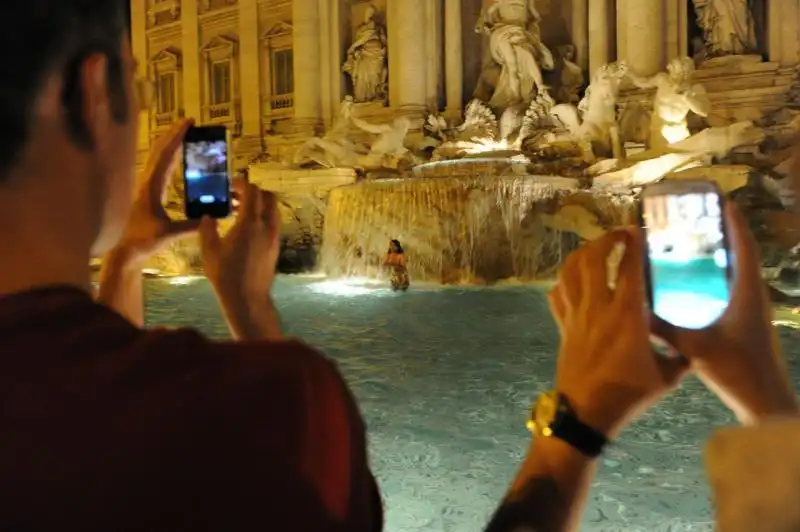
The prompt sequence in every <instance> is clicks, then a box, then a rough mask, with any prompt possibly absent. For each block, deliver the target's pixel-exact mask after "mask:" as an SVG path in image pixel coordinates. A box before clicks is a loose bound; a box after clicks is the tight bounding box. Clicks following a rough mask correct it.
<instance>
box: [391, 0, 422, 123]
mask: <svg viewBox="0 0 800 532" xmlns="http://www.w3.org/2000/svg"><path fill="white" fill-rule="evenodd" d="M428 1H430V0H388V2H387V3H388V9H387V11H388V13H387V15H388V20H387V24H388V26H389V28H390V29H391V28H392V26H394V28H395V29H394V31H393V32H392V35H391V36H390V48H389V57H391V58H393V60H392V61H391V62H390V68H391V67H394V70H393V71H392V70H390V72H389V83H390V84H391V85H394V86H395V91H391V88H390V98H391V97H392V96H394V100H391V99H390V103H391V105H392V107H394V108H395V109H397V110H399V111H401V112H403V113H404V114H408V115H409V116H413V117H417V116H419V117H422V115H423V114H424V112H425V110H426V109H427V103H428V102H427V88H428V86H427V76H426V74H427V72H426V71H427V68H426V65H427V61H426V57H425V54H426V52H427V39H426V38H425V32H426V28H427V27H428V21H427V20H426V13H427V11H426V9H425V4H426V3H427V2H428ZM390 31H391V30H390ZM392 37H394V38H393V39H392Z"/></svg>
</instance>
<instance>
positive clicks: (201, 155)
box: [183, 126, 231, 220]
mask: <svg viewBox="0 0 800 532" xmlns="http://www.w3.org/2000/svg"><path fill="white" fill-rule="evenodd" d="M183 184H184V188H183V189H184V198H185V203H186V217H187V218H189V219H190V220H196V219H199V218H202V217H204V216H209V217H211V218H225V217H227V216H229V215H230V213H231V179H230V174H229V170H228V137H227V130H226V129H225V126H193V127H190V128H189V130H188V131H187V132H186V136H185V137H184V141H183Z"/></svg>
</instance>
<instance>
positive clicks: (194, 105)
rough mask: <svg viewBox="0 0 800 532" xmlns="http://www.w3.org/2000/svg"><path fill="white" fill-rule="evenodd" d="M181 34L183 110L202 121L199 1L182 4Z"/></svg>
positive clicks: (194, 0)
mask: <svg viewBox="0 0 800 532" xmlns="http://www.w3.org/2000/svg"><path fill="white" fill-rule="evenodd" d="M181 32H182V33H181V41H182V44H181V48H182V53H183V55H182V58H183V63H182V64H183V72H182V75H183V110H184V113H185V114H186V116H188V117H189V118H195V119H197V120H202V118H203V114H202V112H203V104H202V101H203V100H202V90H203V84H202V83H201V82H200V26H199V24H198V20H197V0H183V1H182V2H181Z"/></svg>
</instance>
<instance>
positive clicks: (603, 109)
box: [551, 61, 628, 157]
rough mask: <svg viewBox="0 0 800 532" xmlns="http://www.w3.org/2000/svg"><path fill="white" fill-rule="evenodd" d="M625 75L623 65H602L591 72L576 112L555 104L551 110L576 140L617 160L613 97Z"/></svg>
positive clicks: (565, 105) (625, 67) (618, 143)
mask: <svg viewBox="0 0 800 532" xmlns="http://www.w3.org/2000/svg"><path fill="white" fill-rule="evenodd" d="M626 75H628V65H627V64H626V63H625V62H624V61H619V62H616V63H609V64H607V65H603V66H602V67H600V68H598V69H597V70H596V71H595V73H594V76H592V81H591V83H590V84H589V86H588V87H587V88H586V93H585V94H584V96H583V99H582V100H581V101H580V103H579V104H578V106H577V108H576V107H575V106H574V105H570V104H559V105H556V106H554V107H553V109H552V111H551V112H552V114H553V115H554V116H555V117H556V118H557V119H558V120H559V121H560V122H561V123H562V124H564V126H565V127H566V128H567V129H568V130H569V131H570V133H571V134H572V135H573V137H575V138H576V140H579V141H586V142H590V143H592V144H593V145H594V146H595V147H596V148H599V149H600V151H601V152H603V153H604V154H614V156H615V157H619V156H620V155H621V153H622V147H621V145H620V141H619V126H618V124H617V96H618V95H619V87H620V83H621V82H622V80H623V79H624V78H625V76H626ZM593 149H594V148H593Z"/></svg>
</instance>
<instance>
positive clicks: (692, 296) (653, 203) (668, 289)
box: [642, 184, 730, 329]
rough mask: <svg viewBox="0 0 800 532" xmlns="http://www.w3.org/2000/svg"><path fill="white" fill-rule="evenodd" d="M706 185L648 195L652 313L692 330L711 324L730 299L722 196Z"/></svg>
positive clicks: (646, 219)
mask: <svg viewBox="0 0 800 532" xmlns="http://www.w3.org/2000/svg"><path fill="white" fill-rule="evenodd" d="M705 185H707V186H695V187H692V186H691V185H687V186H686V189H685V190H681V187H680V186H678V185H676V186H674V187H670V188H671V189H672V190H670V188H665V189H664V191H663V192H662V193H652V194H648V193H645V194H644V195H643V198H642V215H643V222H644V227H645V231H646V235H647V249H648V259H649V260H648V271H647V272H646V273H647V278H648V281H649V285H650V286H649V288H650V304H651V308H652V311H653V312H654V313H655V315H656V316H658V317H660V318H661V319H663V320H665V321H668V322H670V323H672V324H673V325H677V326H678V327H684V328H687V329H702V328H705V327H708V326H709V325H711V324H712V323H714V322H715V321H717V320H718V319H719V318H720V317H721V316H722V314H723V313H724V312H725V309H726V308H727V306H728V303H729V301H730V282H729V279H730V275H729V270H728V263H729V257H728V249H727V239H726V238H725V227H724V220H723V217H722V197H721V196H720V194H719V193H718V192H717V191H716V190H715V188H714V187H713V186H710V185H708V184H705Z"/></svg>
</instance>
